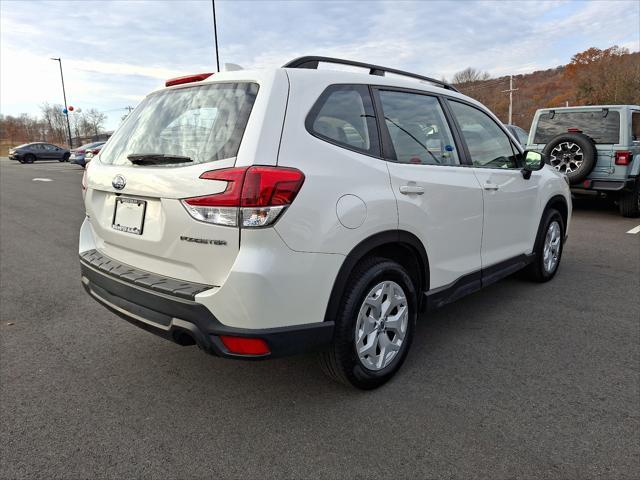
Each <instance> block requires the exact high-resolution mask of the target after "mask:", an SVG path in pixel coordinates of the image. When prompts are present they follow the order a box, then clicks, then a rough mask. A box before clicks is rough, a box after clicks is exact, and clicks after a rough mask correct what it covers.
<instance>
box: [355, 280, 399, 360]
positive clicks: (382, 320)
mask: <svg viewBox="0 0 640 480" xmlns="http://www.w3.org/2000/svg"><path fill="white" fill-rule="evenodd" d="M408 325H409V306H408V303H407V296H406V295H405V293H404V290H403V289H402V287H401V286H400V285H398V284H397V283H395V282H392V281H384V282H380V283H378V284H377V285H376V286H374V287H373V288H372V289H371V290H370V291H369V293H367V295H366V297H365V299H364V301H363V302H362V305H361V307H360V311H359V313H358V319H357V321H356V329H355V330H356V331H355V346H356V352H357V354H358V358H359V359H360V362H361V363H362V365H363V366H364V367H365V368H367V369H368V370H382V369H383V368H385V367H388V366H389V365H390V364H391V362H392V361H393V360H394V358H396V357H397V355H398V352H399V351H400V348H401V347H402V344H403V342H404V339H405V335H406V333H407V327H408Z"/></svg>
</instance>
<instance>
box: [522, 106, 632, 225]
mask: <svg viewBox="0 0 640 480" xmlns="http://www.w3.org/2000/svg"><path fill="white" fill-rule="evenodd" d="M526 149H527V150H536V151H538V152H542V153H544V154H545V155H546V156H547V163H549V164H550V165H551V166H553V167H554V168H555V169H556V170H558V171H559V172H562V173H564V174H565V175H566V176H567V179H568V180H569V183H570V185H571V191H572V192H573V193H574V195H588V194H591V195H600V196H607V197H609V198H613V200H615V201H616V202H617V203H618V207H619V209H620V214H621V215H623V216H625V217H637V216H640V106H638V105H595V106H588V107H565V108H543V109H540V110H538V111H537V112H536V114H535V116H534V118H533V124H532V125H531V130H530V132H529V139H528V142H527V147H526Z"/></svg>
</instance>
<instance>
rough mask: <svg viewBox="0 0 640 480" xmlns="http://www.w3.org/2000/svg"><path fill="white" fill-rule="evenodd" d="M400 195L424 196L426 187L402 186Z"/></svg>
mask: <svg viewBox="0 0 640 480" xmlns="http://www.w3.org/2000/svg"><path fill="white" fill-rule="evenodd" d="M400 193H402V194H404V195H409V194H412V193H415V194H416V195H422V194H423V193H424V187H421V186H419V185H401V186H400Z"/></svg>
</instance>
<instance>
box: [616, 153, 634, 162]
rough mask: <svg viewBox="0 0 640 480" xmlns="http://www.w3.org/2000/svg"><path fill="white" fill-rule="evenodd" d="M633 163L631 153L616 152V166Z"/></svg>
mask: <svg viewBox="0 0 640 480" xmlns="http://www.w3.org/2000/svg"><path fill="white" fill-rule="evenodd" d="M630 163H631V152H616V165H629V164H630Z"/></svg>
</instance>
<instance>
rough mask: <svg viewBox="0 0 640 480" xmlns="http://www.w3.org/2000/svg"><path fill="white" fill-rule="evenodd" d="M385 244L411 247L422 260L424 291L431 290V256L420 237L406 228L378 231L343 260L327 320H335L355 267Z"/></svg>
mask: <svg viewBox="0 0 640 480" xmlns="http://www.w3.org/2000/svg"><path fill="white" fill-rule="evenodd" d="M385 245H390V246H398V247H400V248H404V249H407V248H408V249H409V250H410V251H411V252H413V253H414V254H416V255H417V257H418V260H419V262H420V264H421V265H420V268H418V272H419V273H420V277H421V278H420V282H421V284H422V285H421V286H422V288H421V289H422V291H427V290H429V281H430V279H429V258H428V256H427V251H426V249H425V247H424V245H423V244H422V242H421V241H420V239H419V238H418V237H416V236H415V235H414V234H413V233H410V232H407V231H405V230H387V231H384V232H378V233H376V234H374V235H371V236H370V237H367V238H366V239H364V240H362V241H361V242H360V243H358V244H357V245H356V246H355V247H353V248H352V249H351V251H350V252H349V254H348V255H347V256H346V257H345V259H344V261H343V262H342V266H341V267H340V270H339V271H338V275H337V276H336V279H335V281H334V282H333V288H332V289H331V296H330V297H329V303H328V305H327V310H326V312H325V317H324V320H325V321H331V320H334V319H335V317H336V315H337V312H338V308H339V306H340V300H341V299H342V293H341V292H343V291H344V289H345V288H346V286H347V282H348V281H349V277H350V276H351V272H352V271H353V269H354V267H355V266H356V265H357V264H358V262H360V261H361V260H362V259H364V258H365V257H366V256H367V255H369V254H370V253H371V252H373V251H374V250H375V249H376V248H379V247H383V246H385ZM418 299H419V301H420V300H421V299H422V295H420V292H418Z"/></svg>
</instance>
